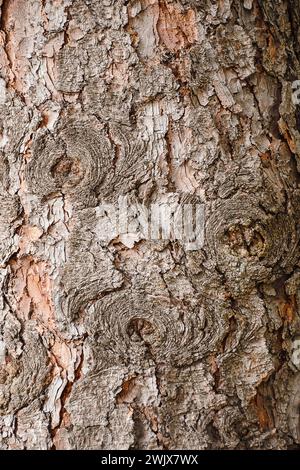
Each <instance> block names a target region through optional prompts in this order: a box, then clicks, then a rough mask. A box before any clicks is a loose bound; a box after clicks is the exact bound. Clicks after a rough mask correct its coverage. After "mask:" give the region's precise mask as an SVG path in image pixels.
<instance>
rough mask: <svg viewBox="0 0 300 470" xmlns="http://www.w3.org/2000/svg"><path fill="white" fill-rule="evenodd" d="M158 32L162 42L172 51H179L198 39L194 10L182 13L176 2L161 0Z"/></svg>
mask: <svg viewBox="0 0 300 470" xmlns="http://www.w3.org/2000/svg"><path fill="white" fill-rule="evenodd" d="M156 27H157V33H158V35H159V38H160V40H161V42H162V43H163V44H164V45H165V47H166V48H167V49H169V50H170V51H172V52H176V51H179V50H180V49H183V48H184V47H187V46H188V45H190V44H193V43H194V42H195V41H196V40H197V29H196V18H195V12H194V10H187V11H186V12H184V13H182V12H181V10H180V7H179V6H178V5H176V4H173V3H172V4H166V3H165V2H159V18H158V22H157V26H156Z"/></svg>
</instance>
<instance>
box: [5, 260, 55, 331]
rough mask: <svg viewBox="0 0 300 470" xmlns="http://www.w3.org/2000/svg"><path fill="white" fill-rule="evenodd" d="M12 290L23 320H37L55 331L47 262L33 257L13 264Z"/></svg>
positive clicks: (18, 313)
mask: <svg viewBox="0 0 300 470" xmlns="http://www.w3.org/2000/svg"><path fill="white" fill-rule="evenodd" d="M11 269H12V273H13V277H12V283H13V285H12V289H13V292H14V296H15V299H16V313H17V315H18V316H19V318H20V319H21V320H27V319H29V318H37V319H38V320H39V321H40V322H41V323H43V324H45V326H46V327H47V328H49V329H50V330H51V329H55V319H54V309H53V306H52V301H51V280H50V277H49V274H48V271H47V264H46V262H45V261H36V260H34V258H33V257H31V256H26V257H22V258H20V259H18V260H13V261H12V262H11Z"/></svg>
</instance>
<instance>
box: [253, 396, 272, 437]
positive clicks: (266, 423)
mask: <svg viewBox="0 0 300 470" xmlns="http://www.w3.org/2000/svg"><path fill="white" fill-rule="evenodd" d="M254 405H255V408H256V413H257V417H258V422H259V427H260V429H261V430H262V431H266V430H267V429H270V428H271V427H272V419H270V416H269V413H268V411H267V409H266V408H265V403H264V399H263V397H262V396H261V395H259V394H258V395H256V397H255V403H254Z"/></svg>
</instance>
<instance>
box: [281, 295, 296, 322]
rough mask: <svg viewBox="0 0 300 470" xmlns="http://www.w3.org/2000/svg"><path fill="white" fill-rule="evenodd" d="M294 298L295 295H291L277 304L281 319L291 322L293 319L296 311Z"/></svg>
mask: <svg viewBox="0 0 300 470" xmlns="http://www.w3.org/2000/svg"><path fill="white" fill-rule="evenodd" d="M296 307H297V305H296V298H295V296H294V295H293V296H291V297H289V298H288V300H286V301H282V302H281V303H280V304H279V313H280V316H281V318H283V320H286V321H287V322H288V323H291V322H292V321H293V319H294V315H295V312H296Z"/></svg>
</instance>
